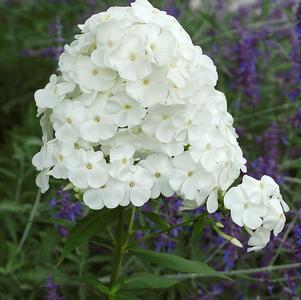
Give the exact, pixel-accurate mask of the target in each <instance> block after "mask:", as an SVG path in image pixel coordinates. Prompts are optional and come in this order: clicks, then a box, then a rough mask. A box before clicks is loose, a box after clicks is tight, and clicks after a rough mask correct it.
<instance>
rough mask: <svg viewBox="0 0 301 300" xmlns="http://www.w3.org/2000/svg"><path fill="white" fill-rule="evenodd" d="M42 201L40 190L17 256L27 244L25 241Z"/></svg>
mask: <svg viewBox="0 0 301 300" xmlns="http://www.w3.org/2000/svg"><path fill="white" fill-rule="evenodd" d="M40 200H41V190H40V189H39V190H38V192H37V195H36V199H35V202H34V204H33V206H32V209H31V212H30V215H29V219H28V222H27V224H26V227H25V230H24V232H23V235H22V238H21V240H20V242H19V245H18V248H17V252H16V253H17V254H18V253H20V251H21V249H22V247H23V245H24V244H25V241H26V239H27V237H28V234H29V231H30V229H31V226H32V222H33V219H34V217H35V215H36V212H37V209H38V206H39V203H40Z"/></svg>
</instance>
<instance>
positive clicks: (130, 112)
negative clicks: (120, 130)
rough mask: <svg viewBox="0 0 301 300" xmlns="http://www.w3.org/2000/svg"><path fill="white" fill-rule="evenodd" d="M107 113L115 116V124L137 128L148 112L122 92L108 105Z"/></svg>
mask: <svg viewBox="0 0 301 300" xmlns="http://www.w3.org/2000/svg"><path fill="white" fill-rule="evenodd" d="M106 109H107V112H108V113H110V114H113V115H114V116H115V122H116V124H117V125H118V126H120V127H126V126H135V125H138V124H140V123H141V120H142V119H143V118H144V116H145V114H146V110H145V109H144V108H143V107H142V106H141V104H140V103H139V102H137V101H136V100H134V99H132V98H130V97H128V96H127V95H126V94H125V93H123V92H120V93H117V94H116V95H114V96H113V97H112V98H111V99H110V100H109V101H108V103H107V106H106Z"/></svg>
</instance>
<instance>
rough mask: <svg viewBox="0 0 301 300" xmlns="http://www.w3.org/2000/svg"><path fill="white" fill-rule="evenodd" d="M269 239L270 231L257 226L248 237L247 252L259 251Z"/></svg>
mask: <svg viewBox="0 0 301 300" xmlns="http://www.w3.org/2000/svg"><path fill="white" fill-rule="evenodd" d="M269 241H270V231H269V230H266V229H264V228H263V227H260V228H258V229H257V230H256V231H255V233H254V234H253V235H252V236H251V237H250V239H249V241H248V245H249V246H251V247H249V248H248V250H247V251H248V252H251V251H259V250H261V249H263V248H264V247H265V246H266V245H267V243H268V242H269Z"/></svg>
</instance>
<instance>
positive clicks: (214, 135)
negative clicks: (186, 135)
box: [190, 127, 227, 172]
mask: <svg viewBox="0 0 301 300" xmlns="http://www.w3.org/2000/svg"><path fill="white" fill-rule="evenodd" d="M224 144H225V139H224V137H223V136H222V134H221V132H220V131H219V130H218V129H217V128H215V127H209V128H207V129H206V131H204V132H203V134H201V135H200V138H199V140H197V141H195V142H194V143H192V145H191V147H190V154H191V156H192V158H193V160H194V161H195V162H201V164H202V166H203V167H204V169H205V170H206V171H208V172H211V171H215V170H216V169H217V168H218V167H219V166H220V164H221V163H223V162H225V161H226V160H227V156H226V153H225V152H226V151H225V149H223V148H222V147H223V146H224Z"/></svg>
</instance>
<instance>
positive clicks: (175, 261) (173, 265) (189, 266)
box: [130, 248, 227, 278]
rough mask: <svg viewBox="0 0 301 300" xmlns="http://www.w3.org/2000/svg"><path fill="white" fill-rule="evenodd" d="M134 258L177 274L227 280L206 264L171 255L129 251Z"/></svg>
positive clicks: (138, 250) (137, 250)
mask: <svg viewBox="0 0 301 300" xmlns="http://www.w3.org/2000/svg"><path fill="white" fill-rule="evenodd" d="M130 252H132V253H133V254H134V255H135V256H136V257H138V258H140V259H143V260H147V261H149V262H152V263H154V264H156V265H159V266H162V267H166V268H169V269H172V270H175V271H178V272H184V273H196V274H203V275H206V276H208V277H222V278H227V277H225V276H224V275H222V274H220V273H219V272H217V271H215V270H214V269H212V268H210V267H209V266H208V265H207V264H206V263H204V262H200V261H192V260H188V259H185V258H182V257H179V256H176V255H173V254H167V253H157V252H153V251H149V250H142V249H137V248H136V249H130Z"/></svg>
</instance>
